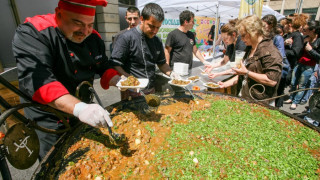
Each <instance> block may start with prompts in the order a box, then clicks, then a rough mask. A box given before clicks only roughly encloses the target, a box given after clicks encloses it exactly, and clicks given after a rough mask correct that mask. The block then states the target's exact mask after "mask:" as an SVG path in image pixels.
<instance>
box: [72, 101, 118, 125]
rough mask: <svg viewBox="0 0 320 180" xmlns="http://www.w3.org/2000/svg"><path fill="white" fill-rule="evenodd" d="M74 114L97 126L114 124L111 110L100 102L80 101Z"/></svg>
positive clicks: (83, 120)
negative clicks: (110, 115)
mask: <svg viewBox="0 0 320 180" xmlns="http://www.w3.org/2000/svg"><path fill="white" fill-rule="evenodd" d="M73 115H74V116H76V117H77V118H79V119H80V121H82V122H84V123H86V124H89V125H90V126H93V127H95V128H99V127H107V125H109V127H112V126H113V123H112V121H111V119H110V117H109V112H108V111H107V110H105V109H103V108H102V107H101V106H100V105H98V104H86V103H84V102H79V103H77V104H76V105H75V106H74V109H73Z"/></svg>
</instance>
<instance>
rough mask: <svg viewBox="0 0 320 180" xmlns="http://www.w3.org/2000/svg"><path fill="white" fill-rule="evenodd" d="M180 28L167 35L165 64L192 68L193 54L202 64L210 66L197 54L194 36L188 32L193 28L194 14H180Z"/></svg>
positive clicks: (186, 12) (184, 12) (189, 12)
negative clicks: (183, 65)
mask: <svg viewBox="0 0 320 180" xmlns="http://www.w3.org/2000/svg"><path fill="white" fill-rule="evenodd" d="M179 19H180V26H179V27H178V28H177V29H175V30H173V31H171V32H170V33H169V34H168V37H167V41H166V46H165V55H166V62H167V64H169V65H170V67H173V64H174V63H175V62H181V63H186V64H189V69H191V68H192V63H193V54H195V56H196V57H197V58H198V59H199V60H200V61H201V62H202V63H203V64H205V65H206V64H210V63H209V62H207V61H205V59H204V58H203V56H202V55H201V53H200V52H199V50H198V48H197V46H196V41H195V37H194V34H193V33H192V32H191V31H190V30H191V29H192V28H193V26H194V14H193V12H191V11H188V10H185V11H183V12H181V13H180V15H179Z"/></svg>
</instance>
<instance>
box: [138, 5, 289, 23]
mask: <svg viewBox="0 0 320 180" xmlns="http://www.w3.org/2000/svg"><path fill="white" fill-rule="evenodd" d="M150 2H153V3H157V4H159V5H160V6H161V7H162V8H163V10H164V11H165V12H167V13H170V14H174V13H176V15H177V17H178V16H179V14H180V12H182V11H184V10H186V9H188V10H190V11H192V12H194V13H195V15H196V16H207V17H216V13H217V6H218V17H220V22H222V23H227V22H228V20H229V19H235V18H237V17H238V15H239V9H240V2H241V0H137V1H136V3H137V4H136V5H137V7H138V8H139V9H140V10H142V9H143V7H144V6H145V5H146V4H148V3H150ZM267 14H272V15H275V16H276V17H277V19H278V20H279V19H281V18H283V17H284V16H283V15H281V14H279V13H278V12H276V11H274V10H272V9H271V8H270V7H268V6H263V10H262V16H264V15H267Z"/></svg>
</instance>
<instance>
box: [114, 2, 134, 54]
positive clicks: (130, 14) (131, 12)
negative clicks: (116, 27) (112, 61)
mask: <svg viewBox="0 0 320 180" xmlns="http://www.w3.org/2000/svg"><path fill="white" fill-rule="evenodd" d="M125 18H126V21H127V23H128V28H126V29H124V30H122V31H120V32H118V33H117V34H116V35H114V36H112V38H113V40H112V49H113V47H114V43H115V42H116V41H117V39H118V37H119V36H120V34H122V33H124V32H126V31H128V30H130V29H131V28H134V27H136V26H138V24H140V10H139V9H138V8H136V7H134V6H130V7H128V9H127V11H126V16H125ZM111 53H112V50H111Z"/></svg>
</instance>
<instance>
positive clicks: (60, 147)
mask: <svg viewBox="0 0 320 180" xmlns="http://www.w3.org/2000/svg"><path fill="white" fill-rule="evenodd" d="M192 92H193V93H194V96H191V95H190V92H188V91H186V92H184V93H178V94H175V95H174V96H170V97H161V99H162V100H165V99H167V98H173V99H174V100H177V101H179V100H180V99H184V100H186V99H187V100H192V99H193V98H201V97H204V95H206V94H214V95H216V96H227V97H228V96H230V97H233V98H236V99H240V100H243V99H241V98H239V97H235V96H232V95H226V94H222V93H217V92H210V91H192ZM162 102H163V101H162ZM248 103H256V104H259V105H262V106H264V107H267V108H269V109H272V110H277V111H279V112H281V113H282V114H284V115H286V116H288V117H290V118H292V119H294V120H296V121H299V122H301V123H302V124H303V125H305V126H307V127H309V128H311V129H313V130H316V131H318V132H320V128H319V127H314V126H311V125H310V124H309V123H308V122H307V121H306V120H303V119H301V118H299V117H297V116H295V115H292V114H290V113H287V112H285V111H282V110H279V109H278V108H274V107H271V106H269V105H265V104H263V103H260V102H254V101H248ZM162 105H163V103H162V104H161V106H162ZM113 108H117V111H118V112H119V111H122V110H125V109H131V110H136V111H144V112H146V113H148V111H149V110H150V109H149V107H148V105H147V104H146V102H145V99H144V98H137V99H133V100H131V101H122V102H118V103H116V104H113V105H111V106H108V107H107V108H106V109H107V110H109V112H110V111H111V110H112V109H113ZM114 115H116V114H114ZM84 126H85V125H84V124H79V125H78V126H76V127H75V128H74V129H73V130H72V131H70V132H68V133H66V134H64V135H63V136H62V137H61V138H60V139H59V140H58V142H57V143H56V144H55V146H54V147H53V148H52V149H51V150H50V152H49V153H48V155H47V156H46V157H45V158H44V159H43V161H42V162H41V163H40V164H39V166H38V168H37V169H36V171H35V172H34V174H33V176H32V179H56V178H57V176H59V172H60V171H59V169H61V170H62V169H63V168H64V167H65V166H66V165H67V164H66V163H67V161H68V159H64V158H63V157H62V154H63V152H64V151H66V148H68V147H69V146H70V144H72V142H74V141H73V139H74V137H78V136H80V135H81V134H83V133H84V132H83V131H92V130H93V129H94V128H91V127H88V126H86V128H84ZM110 148H117V147H114V146H110ZM81 153H84V152H79V153H78V154H77V155H79V156H80V155H81ZM53 168H56V169H58V170H57V171H56V174H52V169H53Z"/></svg>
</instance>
